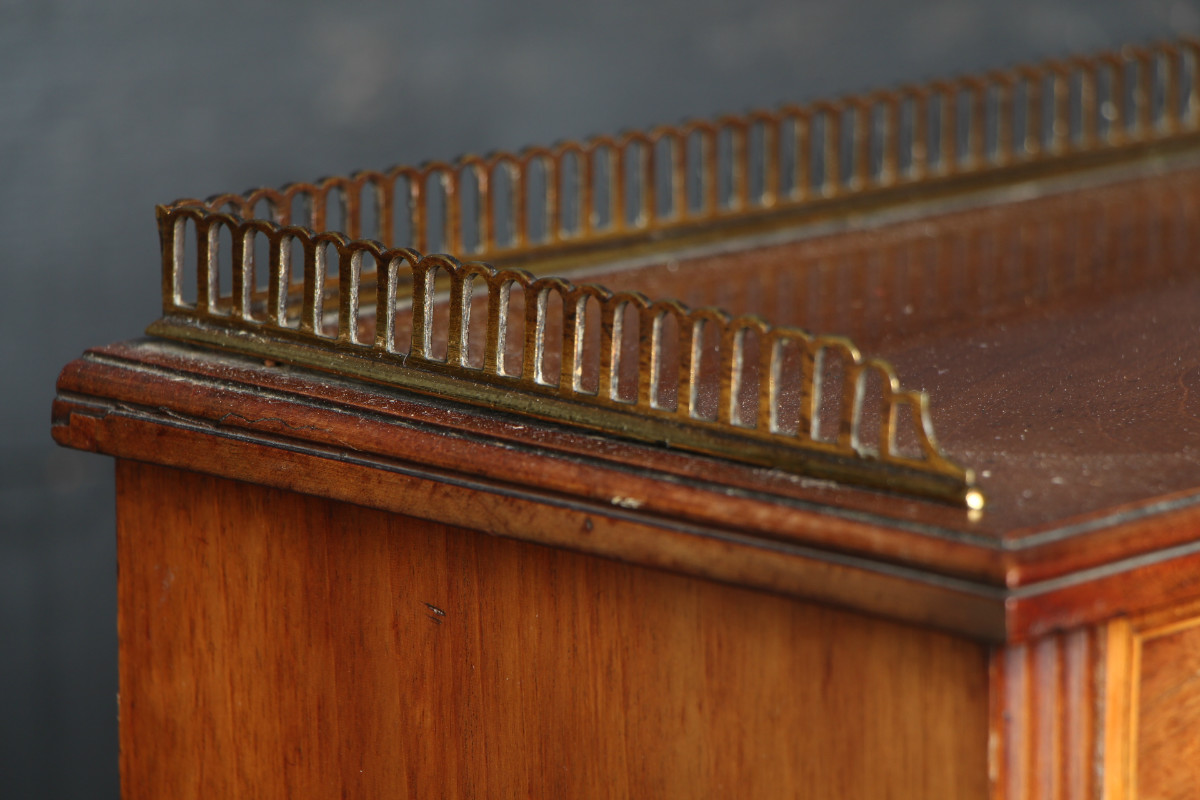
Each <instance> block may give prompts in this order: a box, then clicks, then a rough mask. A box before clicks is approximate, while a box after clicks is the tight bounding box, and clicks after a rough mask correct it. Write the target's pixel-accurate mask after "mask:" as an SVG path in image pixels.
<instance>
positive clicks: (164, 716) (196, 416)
mask: <svg viewBox="0 0 1200 800" xmlns="http://www.w3.org/2000/svg"><path fill="white" fill-rule="evenodd" d="M1171 52H1175V51H1171ZM1189 52H1190V51H1189ZM1135 55H1136V54H1135ZM1131 57H1132V56H1131ZM1189 63H1190V62H1189ZM1039 102H1040V101H1039ZM1188 119H1189V120H1191V121H1190V122H1188V125H1191V126H1193V127H1195V123H1196V120H1195V115H1194V114H1193V115H1192V116H1191V117H1189V118H1188ZM1179 124H1182V123H1179ZM1131 130H1132V128H1131ZM1164 130H1174V129H1169V128H1164ZM1188 130H1191V128H1189V129H1188ZM1172 135H1174V134H1172ZM1181 136H1182V134H1181ZM1164 141H1165V140H1164ZM1151 144H1153V145H1154V148H1158V149H1154V148H1151V149H1149V150H1147V151H1146V152H1140V151H1139V153H1137V154H1135V155H1136V157H1134V158H1131V159H1129V160H1128V163H1125V162H1121V163H1118V162H1119V161H1120V160H1119V159H1118V160H1116V161H1114V162H1112V163H1108V162H1104V160H1103V159H1100V158H1099V157H1098V156H1097V157H1096V159H1093V160H1095V161H1096V163H1092V162H1090V161H1089V162H1087V163H1086V164H1084V167H1086V169H1084V171H1083V172H1081V173H1078V174H1073V175H1072V176H1071V180H1070V181H1059V182H1054V181H1046V180H1042V179H1041V178H1039V179H1038V181H1036V182H1035V183H1033V184H1030V183H1029V182H1022V181H1024V178H1022V177H1021V176H1022V175H1024V173H1023V172H1021V171H1020V169H1025V167H1023V166H1021V165H1017V166H1018V167H1020V169H1017V171H1016V172H1013V173H1012V175H1016V176H1017V177H1016V178H1012V181H1015V182H1012V183H1003V182H1001V184H997V185H991V184H988V185H973V188H971V191H970V192H968V191H967V190H966V188H963V187H957V186H956V185H955V184H952V183H948V184H947V185H948V186H949V187H950V189H951V190H952V191H949V190H948V193H947V194H943V195H939V197H938V200H937V202H936V203H931V202H927V203H925V204H924V205H919V206H913V205H912V204H911V203H909V204H905V205H903V207H902V208H901V207H896V206H887V207H885V206H880V207H878V208H875V209H874V210H872V211H870V213H865V212H864V213H863V214H861V215H859V216H855V217H853V218H852V219H851V220H850V221H849V222H847V221H845V220H843V221H842V223H839V224H831V223H830V222H829V218H828V217H827V216H824V217H820V218H819V219H818V218H816V217H814V218H812V219H807V220H806V221H804V222H803V224H800V223H797V224H796V225H794V226H792V227H790V228H789V227H788V226H787V225H783V224H782V223H778V222H773V223H772V225H771V226H770V230H767V231H766V232H764V230H758V229H753V230H752V229H750V228H747V229H745V230H741V231H740V232H739V233H738V235H737V236H736V237H734V236H732V235H722V236H719V237H717V240H716V241H715V243H714V241H713V240H711V237H710V239H708V240H703V237H701V239H697V240H696V241H694V242H693V243H692V244H693V245H695V246H694V247H691V249H686V250H679V249H676V250H675V251H672V252H670V253H668V254H666V255H663V254H662V253H660V252H658V251H657V250H654V249H653V247H651V245H655V241H652V240H648V243H646V247H650V250H647V251H644V252H643V251H639V253H638V257H637V258H636V259H632V260H631V259H628V258H627V259H614V260H613V261H612V262H611V263H608V264H606V265H603V271H604V280H605V282H606V283H609V284H610V285H614V286H622V287H630V286H636V287H638V288H639V289H641V290H642V291H645V292H647V293H648V294H651V295H653V296H658V295H675V294H685V295H686V296H685V297H684V299H685V300H686V301H687V302H688V303H689V304H691V305H692V306H702V305H705V304H714V305H719V306H721V307H722V308H724V309H725V310H726V311H728V312H730V313H731V314H742V313H747V312H762V313H768V314H770V315H771V316H772V318H773V319H774V320H775V321H776V322H778V323H781V324H788V325H797V326H804V327H806V328H811V329H816V330H838V331H840V332H844V333H847V334H850V335H852V336H853V337H854V338H855V340H856V341H857V342H858V343H859V345H860V346H861V347H863V348H864V350H867V351H869V352H871V353H873V354H877V355H881V356H884V357H886V358H887V359H889V360H890V361H891V363H893V364H894V365H895V366H896V369H897V371H898V372H899V374H901V375H903V376H904V378H905V381H906V383H907V384H908V385H912V386H915V387H918V388H921V389H924V390H926V391H927V392H929V393H930V395H931V397H932V401H931V402H932V406H931V409H930V413H931V416H932V418H933V420H934V422H935V423H936V427H937V430H938V432H939V434H940V437H941V442H942V446H943V447H944V449H945V451H946V453H947V454H948V455H949V456H950V457H952V458H954V459H955V460H956V461H958V462H961V463H964V464H968V465H970V466H972V467H974V468H975V469H976V471H977V474H978V476H979V485H980V486H981V487H982V489H983V490H984V491H985V492H986V493H987V496H988V505H987V507H986V509H984V510H983V512H982V513H980V512H979V511H977V510H968V509H967V508H964V507H961V506H955V505H953V504H949V503H946V502H938V501H936V500H930V499H919V498H914V497H905V496H901V495H898V494H895V493H888V492H881V491H875V490H870V489H864V488H852V487H849V486H847V485H843V484H839V483H833V482H830V481H828V480H823V479H814V478H812V477H802V476H800V475H797V474H795V473H791V472H786V471H782V470H778V469H772V468H768V467H764V466H756V465H754V464H752V463H739V462H738V461H737V460H736V459H735V460H729V459H725V458H719V457H716V456H713V455H705V454H700V453H694V452H692V453H688V452H682V451H680V450H678V449H673V448H670V447H663V446H661V443H658V442H653V441H651V442H646V441H640V440H644V439H645V438H646V437H645V436H640V435H639V436H626V435H622V433H621V432H620V431H615V432H614V431H610V432H596V431H589V430H587V429H585V428H582V427H579V426H576V425H572V424H566V423H563V422H554V421H547V420H545V419H539V418H537V415H536V413H534V414H532V415H531V414H520V413H510V412H507V411H496V410H491V409H488V408H486V407H481V406H480V405H479V404H478V403H476V404H474V405H472V404H467V403H463V402H459V401H457V400H453V399H446V398H438V397H434V396H430V395H428V394H427V393H423V392H421V391H410V390H406V389H403V388H397V387H395V386H388V385H385V384H384V383H380V382H369V381H366V380H359V379H354V378H351V377H347V376H345V375H342V376H338V375H334V374H329V373H328V372H322V371H316V370H311V369H305V368H303V367H300V366H289V365H287V364H281V363H277V362H276V360H275V359H273V358H263V357H257V358H256V357H254V356H253V355H247V354H244V353H243V354H241V355H237V354H232V353H222V352H219V351H217V350H213V349H209V348H204V347H198V346H194V345H189V344H182V343H172V342H168V341H165V340H162V339H148V340H143V341H138V342H131V343H125V344H118V345H112V346H109V347H104V348H99V349H97V350H93V351H90V352H89V353H87V354H85V355H84V356H83V357H82V358H81V359H79V360H77V361H75V362H73V363H72V364H70V365H68V366H67V368H66V369H65V370H64V371H63V374H62V377H61V379H60V382H59V394H58V399H57V400H56V402H55V408H54V435H55V437H56V438H57V439H58V441H59V442H61V443H62V444H64V445H67V446H71V447H77V448H81V449H85V450H93V451H97V452H101V453H106V454H108V455H111V456H115V457H116V459H117V477H118V480H117V490H118V517H119V519H118V536H119V545H118V553H119V564H120V579H119V593H120V605H119V613H120V617H119V625H120V668H121V696H120V713H121V768H122V783H123V790H124V793H125V796H126V797H127V798H141V797H147V798H150V797H172V798H186V797H224V796H255V797H296V796H333V795H342V796H348V797H379V796H438V797H477V796H544V797H606V796H612V797H656V796H667V797H703V796H710V797H756V798H758V797H797V796H804V797H838V798H879V797H895V798H929V797H939V798H940V797H955V798H984V797H989V798H993V800H1002V799H1007V798H1030V799H1041V798H1046V799H1049V798H1058V799H1060V800H1064V799H1070V800H1075V799H1082V798H1096V797H1103V798H1107V799H1108V800H1121V799H1123V798H1176V797H1179V798H1182V797H1191V796H1193V795H1194V787H1195V786H1196V785H1197V784H1200V766H1198V765H1200V735H1198V733H1200V677H1198V676H1200V536H1198V535H1197V531H1198V530H1200V422H1198V421H1197V420H1198V417H1200V407H1198V406H1197V404H1196V398H1197V397H1200V349H1197V348H1196V346H1195V342H1196V338H1197V329H1196V323H1195V309H1196V308H1197V307H1198V306H1200V276H1198V274H1197V272H1196V269H1195V268H1196V257H1195V253H1196V252H1197V245H1198V244H1200V242H1198V241H1197V234H1196V231H1197V230H1200V168H1198V167H1197V163H1196V158H1195V156H1194V152H1195V147H1196V144H1197V143H1196V142H1195V141H1191V140H1187V139H1186V137H1183V138H1179V139H1177V140H1175V139H1172V140H1170V141H1168V142H1167V144H1169V145H1170V146H1169V147H1167V144H1163V143H1162V142H1160V141H1159V140H1157V139H1156V140H1154V142H1151ZM1147 146H1148V147H1149V145H1147ZM1106 152H1107V151H1106ZM1101 155H1104V153H1101ZM1088 157H1089V158H1091V157H1092V156H1090V155H1089V156H1088ZM1106 157H1107V156H1106ZM1101 162H1103V163H1101ZM1064 163H1066V162H1064ZM1014 169H1016V168H1014ZM1056 169H1057V167H1056ZM1081 169H1082V168H1081ZM1006 174H1007V173H1006ZM983 177H984V178H986V177H987V175H986V174H984V175H983ZM1010 178H1011V176H1010ZM880 180H882V178H881V179H880ZM981 180H982V179H981ZM989 180H990V179H989ZM1006 180H1008V179H1007V178H1006ZM984 183H985V184H986V181H984ZM848 185H849V184H848ZM939 185H940V184H939ZM889 191H891V190H890V189H889ZM939 191H941V190H939ZM836 199H837V198H836V197H835V198H834V200H836ZM822 202H824V201H822ZM885 205H886V204H885ZM904 209H907V211H906V210H904ZM322 213H324V212H323V211H322ZM814 213H816V212H814ZM821 213H822V214H824V213H825V212H821ZM830 213H832V212H830ZM314 214H315V212H314ZM818 216H819V215H818ZM314 224H315V223H314ZM356 224H357V223H356ZM788 224H789V225H790V224H791V223H788ZM751 227H753V226H751ZM664 235H665V234H664ZM164 241H165V240H164ZM164 253H165V254H166V257H167V259H168V261H169V259H170V257H171V256H170V253H171V250H170V248H165V249H164ZM560 261H561V259H560ZM309 263H310V265H311V263H315V262H311V261H310V262H309ZM345 263H349V262H348V261H347V262H345ZM750 267H752V268H753V270H754V271H753V273H752V280H749V281H742V282H735V281H730V280H729V276H730V275H731V274H738V272H737V271H738V270H739V269H742V268H747V269H748V268H750ZM589 268H590V269H592V270H596V269H600V267H597V266H596V262H595V261H594V260H593V262H592V263H591V266H590V267H589ZM311 271H312V272H313V274H314V275H317V277H316V278H313V277H311V276H310V277H309V278H306V280H307V281H309V283H307V284H305V285H306V286H307V287H308V288H307V289H306V290H305V291H308V292H310V294H312V295H313V296H314V297H317V298H319V291H320V289H319V288H313V287H312V286H310V285H309V284H311V283H312V282H313V281H318V279H319V278H320V275H319V274H318V272H319V271H318V270H316V269H315V267H314V268H313V270H311ZM747 274H750V273H747ZM214 280H215V279H214ZM346 280H348V279H346ZM202 283H203V281H202ZM341 285H342V286H345V285H347V284H345V283H343V284H341ZM431 285H432V284H431ZM164 286H165V287H166V295H167V297H166V300H167V308H168V311H170V309H171V308H172V307H174V306H172V303H174V302H175V301H174V300H172V299H171V292H172V289H171V279H170V276H169V275H168V279H167V280H166V281H165V282H164ZM243 290H244V291H247V292H248V289H246V288H245V286H244V285H243ZM245 296H246V297H249V295H248V294H246V295H245ZM306 296H307V295H306ZM272 302H273V303H275V304H276V308H277V309H279V310H280V311H279V313H280V314H282V309H283V306H282V305H280V301H279V298H275V299H274V300H272ZM321 302H322V301H321V300H320V299H314V300H310V301H309V302H308V305H307V306H305V310H304V311H303V313H304V314H308V315H309V317H308V318H309V319H310V320H314V322H312V323H311V324H310V327H311V326H315V327H317V328H319V327H320V326H321V324H323V323H321V322H320V319H319V314H320V307H321ZM446 302H447V301H446V299H445V298H442V299H441V300H439V301H438V303H440V305H437V304H435V306H436V307H433V306H431V308H432V311H431V312H430V313H434V312H436V314H437V315H442V314H447V313H449V316H450V318H451V319H453V313H450V312H447V310H446V308H445V305H446ZM346 309H347V306H346V305H343V306H341V312H340V313H341V317H340V319H341V320H342V322H343V323H344V321H345V320H347V319H349V320H351V321H352V322H354V326H353V327H354V330H355V331H357V332H356V333H355V334H354V336H363V337H366V338H367V339H368V340H369V337H372V336H375V335H376V333H377V330H376V329H375V327H374V323H371V324H367V323H365V322H364V323H363V324H362V325H361V326H360V325H359V322H361V320H356V318H355V317H354V314H356V313H357V309H356V308H355V309H352V310H350V311H347V310H346ZM406 314H407V315H408V316H406ZM483 316H486V315H483ZM439 318H441V317H439ZM255 324H258V323H255ZM386 324H387V325H389V326H391V327H390V328H388V330H390V331H391V333H390V334H389V335H394V336H396V337H398V338H402V337H403V336H406V335H408V336H411V335H412V331H413V329H414V328H417V329H421V325H414V324H413V319H412V317H411V312H410V311H403V310H402V311H399V312H395V315H394V317H393V316H391V315H389V318H388V320H387V323H386ZM334 327H335V328H336V327H337V326H336V325H335V326H334ZM342 327H343V329H344V328H345V325H344V324H343V326H342ZM265 329H266V328H264V330H265ZM431 330H432V328H431ZM282 333H283V334H288V335H291V334H290V333H289V331H286V330H285V331H282ZM443 333H444V331H443ZM559 333H561V330H558V331H551V334H553V335H551V334H548V339H549V340H561V339H562V337H561V336H560V335H558V334H559ZM298 335H299V334H297V336H298ZM339 335H340V336H341V338H340V339H338V340H337V343H338V346H339V347H343V349H344V350H345V349H348V348H352V347H353V346H357V343H356V342H354V341H352V340H353V339H354V336H350V335H348V334H347V333H346V332H345V330H342V331H341V333H340V334H339ZM293 338H295V337H293ZM226 344H228V343H226ZM239 346H240V345H239ZM441 346H442V347H443V348H448V347H449V345H448V344H447V342H446V341H445V339H444V338H443V341H442V342H441ZM489 346H490V345H489ZM331 347H333V345H331ZM463 347H464V348H465V349H469V344H468V343H465V342H464V343H463ZM384 355H387V354H386V353H385V354H384ZM494 355H495V354H493V356H494ZM509 355H511V354H509ZM380 357H381V358H382V356H380ZM445 357H446V356H443V358H445ZM464 357H465V356H464ZM499 357H502V358H503V357H507V355H505V354H503V353H502V354H501V355H500V356H499ZM627 363H628V362H627ZM630 369H633V367H630ZM613 380H619V379H618V378H613ZM500 400H503V398H500V399H499V400H498V402H500ZM535 411H536V409H535Z"/></svg>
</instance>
